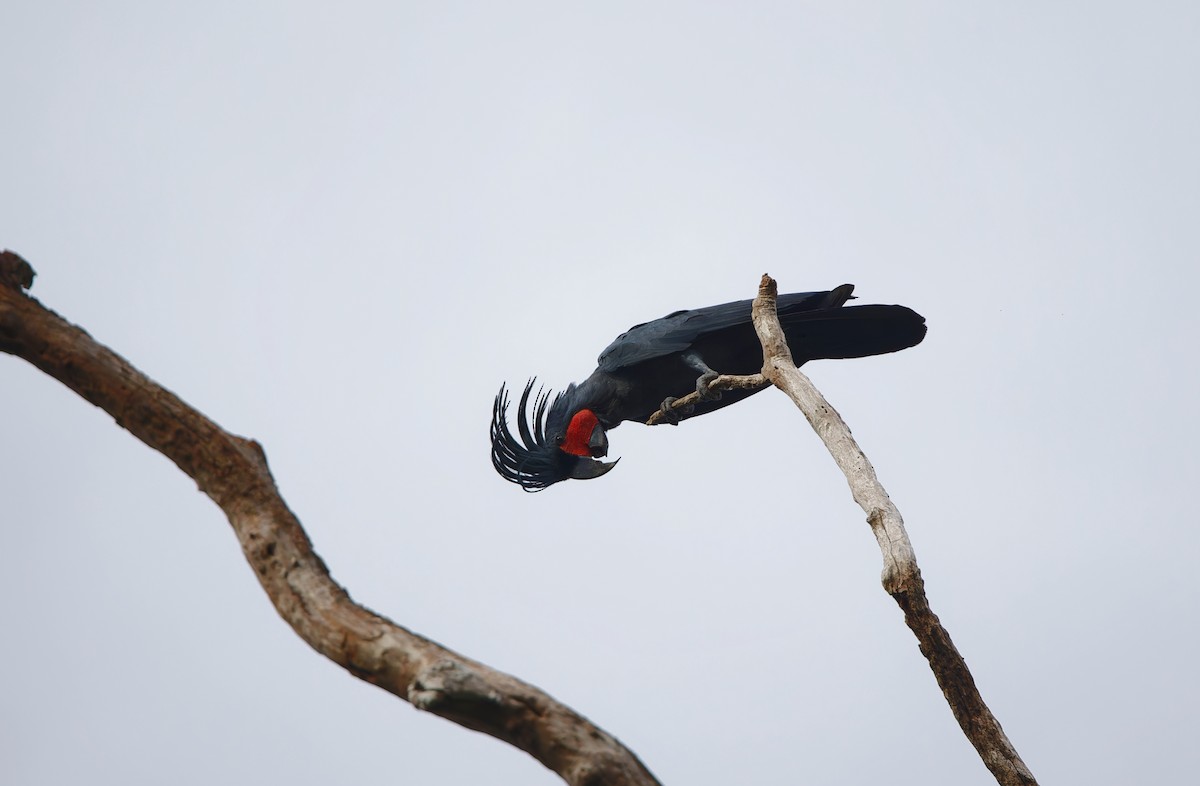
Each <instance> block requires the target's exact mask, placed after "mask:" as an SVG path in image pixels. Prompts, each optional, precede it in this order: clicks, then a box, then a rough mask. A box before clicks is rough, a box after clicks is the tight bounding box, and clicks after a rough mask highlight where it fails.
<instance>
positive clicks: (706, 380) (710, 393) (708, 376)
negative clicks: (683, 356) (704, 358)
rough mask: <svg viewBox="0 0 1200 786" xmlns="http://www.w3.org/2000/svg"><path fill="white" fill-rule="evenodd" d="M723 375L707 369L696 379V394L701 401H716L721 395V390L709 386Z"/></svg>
mask: <svg viewBox="0 0 1200 786" xmlns="http://www.w3.org/2000/svg"><path fill="white" fill-rule="evenodd" d="M719 376H721V375H720V374H718V373H717V372H715V371H706V372H704V373H703V374H701V375H700V376H699V378H697V379H696V395H698V396H699V397H700V400H701V401H716V400H717V399H719V398H720V397H721V391H719V390H713V389H712V388H711V387H709V386H710V385H711V384H712V381H713V380H714V379H716V378H717V377H719Z"/></svg>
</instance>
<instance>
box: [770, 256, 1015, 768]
mask: <svg viewBox="0 0 1200 786" xmlns="http://www.w3.org/2000/svg"><path fill="white" fill-rule="evenodd" d="M776 295H777V290H776V286H775V281H774V279H772V278H771V277H770V276H766V275H764V276H763V277H762V282H761V283H760V284H759V287H758V297H756V298H755V299H754V306H753V312H752V313H753V318H754V327H755V329H756V330H757V331H758V337H759V339H760V340H761V341H762V345H763V358H764V359H763V372H762V373H763V376H765V377H766V378H767V379H768V380H770V381H771V383H772V384H773V385H775V387H777V388H779V389H780V390H782V391H783V392H784V393H786V394H787V395H788V396H789V397H791V399H792V401H794V402H795V403H796V406H797V407H799V408H800V410H801V411H802V412H803V413H804V417H806V418H808V422H809V423H810V424H811V425H812V427H813V430H814V431H816V432H817V435H818V436H819V437H820V438H821V441H822V442H824V443H825V447H827V448H828V449H829V452H830V454H831V455H832V456H833V460H834V461H836V462H837V465H838V467H840V468H841V470H842V473H843V474H845V476H846V480H847V482H849V484H850V493H851V494H852V495H853V497H854V501H855V502H857V503H858V504H859V506H861V507H862V509H863V510H864V511H866V513H867V522H868V523H869V524H870V525H871V531H872V532H874V533H875V539H876V540H877V541H878V542H879V548H880V550H881V551H882V552H883V588H884V589H885V590H887V592H888V594H890V595H891V596H892V597H893V598H895V599H896V603H898V604H899V605H900V608H901V609H903V611H904V621H905V622H906V623H908V627H909V628H911V629H912V632H913V633H914V634H916V636H917V641H918V643H919V644H920V647H921V652H922V653H923V654H924V655H925V657H926V659H928V660H929V666H930V668H931V669H933V674H934V677H936V678H937V682H938V685H939V686H940V687H941V689H942V693H943V694H944V695H945V696H946V701H947V702H948V703H949V704H950V711H951V712H953V713H954V717H955V719H956V720H957V721H958V725H959V726H961V727H962V730H963V733H964V734H966V735H967V739H968V740H970V741H971V744H972V745H974V746H975V750H976V751H978V752H979V756H980V758H982V759H983V763H984V764H985V765H986V766H987V768H988V769H989V770H991V771H992V774H993V775H994V776H995V777H996V781H997V782H998V783H1000V784H1002V786H1036V784H1037V781H1036V780H1035V779H1034V777H1033V774H1032V773H1031V772H1030V771H1029V768H1028V767H1026V766H1025V763H1024V762H1023V761H1021V757H1020V756H1018V755H1017V751H1016V749H1015V748H1013V746H1012V743H1011V742H1009V741H1008V737H1007V736H1005V734H1004V730H1003V729H1002V728H1000V722H999V721H997V720H996V716H994V715H993V714H992V712H991V710H989V709H988V707H987V705H986V704H984V702H983V697H981V696H980V695H979V690H978V688H976V687H975V680H974V678H972V676H971V672H970V670H968V669H967V664H966V662H965V661H964V660H963V658H962V655H960V654H959V653H958V650H957V649H956V648H955V647H954V642H952V641H951V640H950V634H949V633H947V632H946V629H945V628H944V627H943V626H942V623H941V621H940V620H938V618H937V615H935V614H934V613H933V611H932V610H931V609H930V608H929V601H928V599H927V598H926V597H925V583H924V581H922V579H921V571H920V569H919V568H918V567H917V558H916V554H915V553H914V552H913V548H912V544H911V543H910V542H909V540H908V533H907V532H905V530H904V520H903V519H902V518H901V517H900V511H899V510H898V509H897V508H896V506H895V505H894V504H893V503H892V500H891V498H889V497H888V495H887V492H886V491H884V489H883V485H882V484H881V483H880V482H879V478H878V477H876V475H875V468H874V467H872V466H871V462H870V461H868V460H867V457H866V455H865V454H864V453H863V452H862V449H861V448H859V446H858V443H857V442H856V441H855V440H854V437H853V436H851V434H850V429H849V427H847V426H846V423H845V421H843V420H842V417H841V415H839V414H838V413H837V410H835V409H834V408H833V407H832V406H830V404H829V402H828V401H826V400H825V398H824V396H822V395H821V393H820V391H818V390H817V389H816V387H815V386H814V385H813V383H812V382H811V381H810V380H809V378H808V377H807V376H805V375H804V374H803V373H801V372H800V369H798V368H796V364H795V363H794V362H793V361H792V353H791V350H789V349H788V346H787V339H786V338H785V337H784V334H783V328H782V327H781V326H780V324H779V316H778V314H777V313H776V310H775V299H776Z"/></svg>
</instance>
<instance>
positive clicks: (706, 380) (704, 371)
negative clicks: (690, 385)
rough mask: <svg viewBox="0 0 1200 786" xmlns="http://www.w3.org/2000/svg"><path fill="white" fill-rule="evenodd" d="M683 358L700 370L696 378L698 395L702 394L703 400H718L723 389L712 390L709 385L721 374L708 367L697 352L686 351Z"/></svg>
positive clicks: (689, 364) (701, 398)
mask: <svg viewBox="0 0 1200 786" xmlns="http://www.w3.org/2000/svg"><path fill="white" fill-rule="evenodd" d="M682 360H683V362H684V363H687V364H688V366H690V367H691V368H694V369H696V370H697V371H699V372H700V376H699V377H698V378H697V379H696V395H698V396H700V400H701V401H716V400H717V399H719V398H720V397H721V391H719V390H711V389H710V388H709V385H710V384H711V383H712V381H713V380H714V379H716V378H717V377H719V376H721V375H720V374H718V373H717V372H716V371H713V370H712V369H711V368H709V367H708V364H707V363H705V362H704V359H703V358H701V357H700V355H698V354H697V353H695V352H684V353H683V355H682Z"/></svg>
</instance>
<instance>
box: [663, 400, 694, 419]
mask: <svg viewBox="0 0 1200 786" xmlns="http://www.w3.org/2000/svg"><path fill="white" fill-rule="evenodd" d="M678 400H679V399H677V398H676V397H675V396H667V397H666V398H664V399H663V403H662V406H660V407H659V411H660V412H661V413H662V419H663V421H664V422H666V423H669V424H671V425H672V426H678V425H679V421H680V420H681V416H682V415H689V414H691V412H692V410H694V409H695V407H694V406H692V405H691V404H688V405H687V406H686V407H680V408H679V409H674V408H673V406H672V405H673V404H674V403H675V402H676V401H678Z"/></svg>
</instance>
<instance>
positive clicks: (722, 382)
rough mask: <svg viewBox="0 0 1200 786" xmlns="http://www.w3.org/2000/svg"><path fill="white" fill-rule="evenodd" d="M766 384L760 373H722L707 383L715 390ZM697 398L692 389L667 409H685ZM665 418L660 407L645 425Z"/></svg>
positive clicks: (653, 424)
mask: <svg viewBox="0 0 1200 786" xmlns="http://www.w3.org/2000/svg"><path fill="white" fill-rule="evenodd" d="M766 384H767V378H766V377H764V376H763V375H762V374H748V375H746V376H744V377H742V376H738V375H737V374H722V375H721V376H719V377H717V378H716V379H714V380H713V381H712V382H710V383H708V389H709V390H717V391H725V390H752V389H755V388H761V387H762V386H763V385H766ZM699 400H700V393H699V391H695V390H693V391H692V392H691V393H688V394H687V395H686V396H680V397H679V398H677V399H675V400H674V401H672V402H671V406H670V407H668V409H670V410H671V411H672V412H675V411H677V410H681V409H686V408H687V407H690V406H693V405H695V403H696V402H697V401H699ZM665 419H666V415H665V414H663V411H662V410H661V409H660V410H658V411H656V412H655V413H654V414H653V415H651V416H650V417H649V418H648V419H647V420H646V425H647V426H657V425H658V424H659V423H662V422H663V421H664V420H665Z"/></svg>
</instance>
